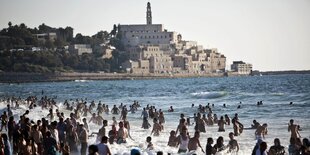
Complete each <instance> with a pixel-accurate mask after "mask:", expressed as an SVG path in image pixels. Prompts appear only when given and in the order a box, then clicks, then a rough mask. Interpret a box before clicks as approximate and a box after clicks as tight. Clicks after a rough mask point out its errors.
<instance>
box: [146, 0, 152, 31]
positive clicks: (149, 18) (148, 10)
mask: <svg viewBox="0 0 310 155" xmlns="http://www.w3.org/2000/svg"><path fill="white" fill-rule="evenodd" d="M146 24H147V25H151V24H152V11H151V3H150V2H147V7H146Z"/></svg>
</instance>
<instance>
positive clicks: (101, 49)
mask: <svg viewBox="0 0 310 155" xmlns="http://www.w3.org/2000/svg"><path fill="white" fill-rule="evenodd" d="M113 50H115V47H113V46H110V45H106V44H100V45H98V46H95V47H94V52H96V53H102V56H101V58H102V59H110V58H112V52H113Z"/></svg>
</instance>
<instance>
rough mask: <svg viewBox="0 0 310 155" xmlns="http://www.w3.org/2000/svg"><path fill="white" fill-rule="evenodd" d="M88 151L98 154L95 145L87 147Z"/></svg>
mask: <svg viewBox="0 0 310 155" xmlns="http://www.w3.org/2000/svg"><path fill="white" fill-rule="evenodd" d="M88 150H92V151H93V152H94V153H95V152H98V146H97V145H89V147H88Z"/></svg>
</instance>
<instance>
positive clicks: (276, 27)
mask: <svg viewBox="0 0 310 155" xmlns="http://www.w3.org/2000/svg"><path fill="white" fill-rule="evenodd" d="M147 2H148V1H146V0H83V1H82V0H0V28H1V29H2V28H5V27H7V24H8V22H9V21H11V22H12V23H13V24H14V25H15V24H20V23H25V24H26V25H27V26H28V27H32V28H33V27H37V26H38V25H40V24H42V23H45V24H46V25H49V26H52V27H65V26H71V27H73V28H74V34H76V33H82V34H83V35H93V34H95V33H96V32H98V31H100V30H108V31H110V30H111V29H112V27H113V24H119V23H120V24H144V23H146V20H145V16H146V3H147ZM150 2H151V6H152V16H153V23H154V24H164V26H165V28H166V29H168V30H169V31H176V32H178V33H181V34H182V36H183V39H184V40H195V41H198V44H201V45H203V46H204V47H205V48H218V50H219V52H221V53H223V54H224V55H225V56H226V57H227V67H228V66H229V65H230V64H231V62H232V61H235V60H243V61H245V62H249V63H252V64H253V68H254V69H258V70H262V71H269V70H303V69H307V70H310V0H151V1H150ZM229 68H230V67H229Z"/></svg>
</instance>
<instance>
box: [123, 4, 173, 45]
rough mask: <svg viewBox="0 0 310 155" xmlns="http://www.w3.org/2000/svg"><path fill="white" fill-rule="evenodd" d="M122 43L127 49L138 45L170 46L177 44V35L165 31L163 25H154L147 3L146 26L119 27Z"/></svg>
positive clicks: (149, 6) (149, 5)
mask: <svg viewBox="0 0 310 155" xmlns="http://www.w3.org/2000/svg"><path fill="white" fill-rule="evenodd" d="M119 33H121V36H122V37H121V41H122V43H123V44H124V45H125V46H126V47H130V46H137V45H159V44H162V45H169V44H171V43H176V42H177V35H178V34H177V33H176V32H168V31H167V30H164V28H163V25H162V24H152V12H151V4H150V2H148V3H147V13H146V24H137V25H119Z"/></svg>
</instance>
